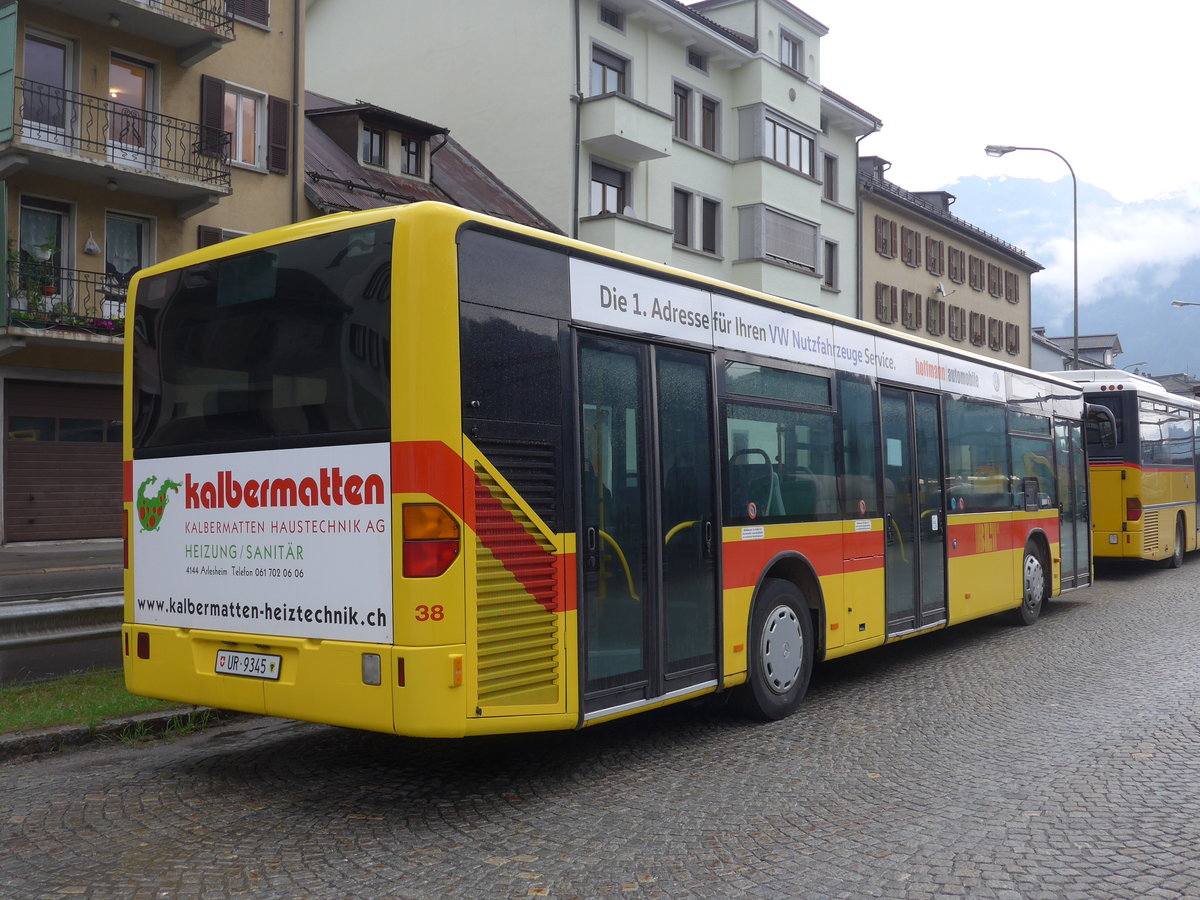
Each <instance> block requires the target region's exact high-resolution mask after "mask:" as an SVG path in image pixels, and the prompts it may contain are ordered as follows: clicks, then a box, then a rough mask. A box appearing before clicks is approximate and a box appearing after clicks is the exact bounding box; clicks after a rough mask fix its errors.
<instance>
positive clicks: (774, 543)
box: [724, 534, 844, 590]
mask: <svg viewBox="0 0 1200 900" xmlns="http://www.w3.org/2000/svg"><path fill="white" fill-rule="evenodd" d="M789 551H790V552H795V553H800V554H802V555H803V556H804V557H805V558H806V559H807V560H808V561H809V563H811V564H812V567H813V569H814V570H816V573H817V575H818V576H823V575H837V574H840V573H841V572H842V570H843V567H844V560H843V550H842V535H841V534H818V535H812V536H810V537H786V538H770V539H765V540H751V541H733V542H730V543H727V544H725V546H724V563H725V588H726V590H730V589H732V588H737V587H746V586H748V585H753V584H756V583H757V582H758V576H759V575H761V574H762V571H763V567H764V566H766V564H767V563H768V562H770V561H771V560H772V559H774V558H775V557H776V556H778V555H779V554H781V553H787V552H789Z"/></svg>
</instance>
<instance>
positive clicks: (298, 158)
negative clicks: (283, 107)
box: [291, 0, 304, 224]
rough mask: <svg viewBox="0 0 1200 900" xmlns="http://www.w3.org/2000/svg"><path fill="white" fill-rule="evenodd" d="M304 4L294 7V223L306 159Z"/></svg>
mask: <svg viewBox="0 0 1200 900" xmlns="http://www.w3.org/2000/svg"><path fill="white" fill-rule="evenodd" d="M303 17H304V3H303V0H294V3H293V7H292V32H293V34H292V173H291V175H292V223H293V224H295V223H296V222H299V221H300V185H301V183H302V174H303V169H304V157H303V155H302V153H301V149H300V135H301V133H302V132H301V129H300V123H301V120H302V119H303V118H304V93H303V91H304V82H303V80H302V78H301V72H300V54H301V53H302V52H303V46H304V44H303V40H304V35H303V31H304V23H303Z"/></svg>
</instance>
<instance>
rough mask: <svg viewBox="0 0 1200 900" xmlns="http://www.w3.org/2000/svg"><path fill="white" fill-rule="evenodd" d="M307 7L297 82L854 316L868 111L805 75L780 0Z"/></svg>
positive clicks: (596, 229)
mask: <svg viewBox="0 0 1200 900" xmlns="http://www.w3.org/2000/svg"><path fill="white" fill-rule="evenodd" d="M307 5H308V8H307V21H306V81H307V84H308V86H309V88H310V89H312V90H315V91H319V92H321V93H323V94H327V95H331V96H339V97H360V96H362V95H364V94H367V95H369V96H370V97H372V98H373V99H374V100H375V101H376V102H378V103H380V104H381V105H383V106H386V107H389V108H392V109H403V110H405V111H406V112H407V113H408V114H410V115H413V116H416V117H418V118H419V119H422V120H426V121H431V122H440V123H443V124H444V125H445V126H447V127H448V128H449V130H450V131H451V132H452V133H453V134H454V135H455V136H456V137H457V138H459V139H461V140H462V141H463V142H464V143H465V144H466V145H467V146H469V147H471V149H472V151H473V152H474V153H475V154H476V155H477V156H478V157H479V158H480V159H481V160H482V162H483V163H484V164H485V165H486V166H487V167H488V168H489V169H490V170H491V171H493V172H495V173H496V175H497V176H498V177H499V178H500V179H502V180H503V181H504V182H505V183H506V184H508V185H510V186H511V187H512V188H513V190H515V191H516V192H517V193H518V194H520V195H521V196H523V197H524V198H526V199H527V200H528V201H529V203H530V204H531V205H532V206H533V207H534V208H536V209H538V210H540V211H541V212H542V213H543V214H544V215H545V216H546V217H547V218H549V219H550V220H551V221H552V222H553V223H554V224H555V225H556V227H557V228H558V229H560V230H561V231H562V232H564V233H566V234H570V235H572V236H577V237H579V238H581V239H583V240H586V241H590V242H593V243H597V244H601V245H603V246H606V247H612V248H615V249H619V250H623V251H626V252H629V253H633V254H636V255H639V256H643V257H648V258H650V259H653V260H656V261H660V262H664V263H668V264H671V265H675V266H679V267H681V268H684V269H688V270H691V271H695V272H700V273H703V274H706V275H711V276H714V277H718V278H723V279H726V280H729V281H732V282H735V283H738V284H741V285H744V286H747V287H751V288H755V289H759V290H763V291H766V292H769V293H772V294H778V295H782V296H786V297H790V298H793V299H796V300H800V301H803V302H807V303H812V304H816V305H820V306H823V307H826V308H829V309H834V310H837V311H839V312H843V313H846V314H849V315H853V314H854V313H855V311H856V310H857V308H858V299H857V296H856V288H857V284H856V279H855V277H854V274H855V272H856V263H857V253H858V228H857V224H856V218H855V199H854V198H855V179H856V171H857V143H856V141H857V139H858V138H860V137H862V136H863V135H865V134H868V133H870V132H872V131H874V130H876V129H877V128H878V127H879V126H880V123H879V121H878V120H877V119H876V118H875V117H874V116H872V115H871V114H870V113H868V112H866V111H864V110H862V109H860V108H859V107H857V106H855V105H854V104H853V103H851V102H850V101H848V100H846V99H844V98H842V97H839V96H838V95H837V94H835V93H833V92H832V91H829V90H827V89H825V88H824V87H823V86H822V85H821V78H820V44H821V38H822V37H823V36H824V35H825V34H826V33H827V29H826V27H825V26H824V25H822V24H821V23H820V22H818V21H816V20H815V19H813V18H812V17H811V16H808V15H806V14H805V13H804V12H802V11H801V10H799V9H798V8H796V7H795V6H793V5H792V4H791V3H789V2H786V0H705V2H699V3H693V4H692V5H690V6H689V5H685V4H683V3H681V2H678V0H519V2H506V3H479V2H474V0H439V2H437V3H429V2H424V0H357V2H356V4H355V10H356V15H355V16H353V17H349V16H346V15H344V9H343V8H342V6H341V5H340V4H339V3H337V2H335V0H308V4H307ZM363 22H370V23H372V25H371V27H370V28H364V27H362V23H363ZM399 33H403V34H405V35H407V36H408V38H407V39H406V40H405V42H404V51H403V52H402V53H398V52H396V50H395V35H396V34H399ZM348 47H353V48H354V52H353V53H347V52H346V48H348Z"/></svg>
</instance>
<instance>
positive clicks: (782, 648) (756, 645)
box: [737, 578, 816, 722]
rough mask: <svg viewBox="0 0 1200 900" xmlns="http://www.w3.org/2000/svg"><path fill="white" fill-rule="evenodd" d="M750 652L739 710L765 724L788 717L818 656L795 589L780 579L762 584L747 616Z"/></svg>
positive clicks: (805, 688) (806, 614) (809, 622)
mask: <svg viewBox="0 0 1200 900" xmlns="http://www.w3.org/2000/svg"><path fill="white" fill-rule="evenodd" d="M748 647H749V659H748V661H747V668H748V669H749V672H748V673H747V675H748V678H747V682H746V684H744V685H742V686H741V687H740V688H739V689H738V694H737V705H738V708H739V710H740V711H741V712H742V713H743V714H744V715H747V716H749V717H751V718H754V719H760V720H762V721H767V722H771V721H776V720H778V719H782V718H784V717H785V716H789V715H791V714H792V713H793V712H795V711H796V709H797V707H799V706H800V701H801V700H803V699H804V694H805V693H806V692H807V691H808V682H809V679H810V678H811V677H812V668H813V659H814V656H815V653H816V644H815V642H814V640H813V625H812V616H811V615H810V614H809V611H808V603H807V602H805V599H804V594H803V593H802V592H801V591H800V589H799V588H798V587H796V585H795V584H793V583H792V582H790V581H785V580H784V579H782V578H768V579H766V580H765V581H763V583H762V586H761V588H760V589H759V591H758V596H757V597H756V598H755V600H754V607H753V612H752V613H751V617H750V641H749V645H748Z"/></svg>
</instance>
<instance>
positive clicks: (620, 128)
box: [579, 94, 673, 163]
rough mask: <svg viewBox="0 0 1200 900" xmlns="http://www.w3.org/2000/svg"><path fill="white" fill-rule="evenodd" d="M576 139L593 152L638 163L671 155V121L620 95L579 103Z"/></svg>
mask: <svg viewBox="0 0 1200 900" xmlns="http://www.w3.org/2000/svg"><path fill="white" fill-rule="evenodd" d="M580 117H581V119H580V123H579V124H580V138H581V139H582V140H583V142H584V143H585V144H587V146H588V148H589V149H590V150H591V151H592V152H593V153H598V154H600V155H601V156H604V157H607V158H609V159H612V160H614V161H620V162H630V163H639V162H646V161H647V160H650V159H662V158H663V157H664V156H670V155H671V150H670V147H671V131H672V128H673V120H672V118H671V117H670V116H669V115H667V114H666V113H664V112H659V111H658V110H657V109H654V108H653V107H650V106H647V105H646V104H644V103H639V102H637V101H636V100H632V99H630V98H629V97H624V96H622V95H620V94H604V95H603V96H600V97H589V98H587V99H585V100H584V101H582V107H581V109H580Z"/></svg>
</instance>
